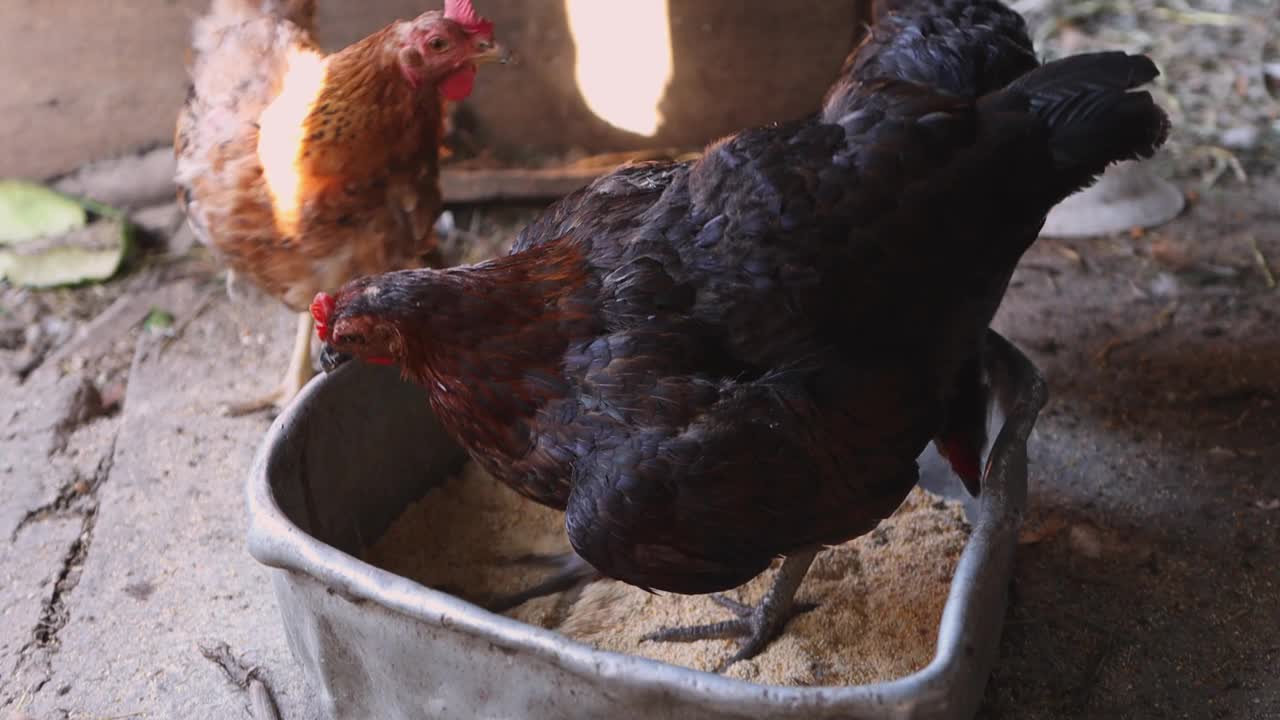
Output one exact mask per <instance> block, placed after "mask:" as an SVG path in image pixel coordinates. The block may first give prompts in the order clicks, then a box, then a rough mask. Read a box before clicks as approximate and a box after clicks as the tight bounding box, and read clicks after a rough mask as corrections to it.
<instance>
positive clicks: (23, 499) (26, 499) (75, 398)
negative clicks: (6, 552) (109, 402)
mask: <svg viewBox="0 0 1280 720" xmlns="http://www.w3.org/2000/svg"><path fill="white" fill-rule="evenodd" d="M5 395H6V396H7V397H12V398H13V401H12V402H6V403H5V405H6V406H7V407H6V409H5V413H4V416H3V418H0V422H2V423H3V424H2V425H0V492H2V494H3V497H4V498H5V499H6V501H5V502H4V503H2V504H0V537H3V538H6V539H7V538H10V537H12V536H13V535H14V533H15V531H16V530H17V528H18V526H19V525H20V524H21V523H22V522H23V518H25V517H26V515H27V514H28V513H29V512H31V511H33V510H36V509H37V508H41V507H45V506H49V505H51V504H54V503H56V502H57V498H58V496H59V494H60V493H61V492H62V491H63V489H64V488H66V487H68V486H70V485H71V484H73V483H74V482H75V480H76V476H77V474H80V475H92V470H91V469H86V468H85V467H82V463H78V462H77V461H76V459H77V458H79V457H80V455H81V452H82V451H81V449H80V448H75V449H74V452H71V453H70V454H68V451H69V450H70V449H71V443H70V440H71V438H72V436H73V435H74V434H75V432H76V431H77V429H78V428H80V427H81V426H83V425H85V424H86V423H88V422H89V421H91V420H93V419H95V418H96V417H98V416H99V415H101V414H102V403H101V398H100V396H99V395H98V391H97V389H96V388H95V387H94V386H93V384H92V383H90V382H89V381H88V380H87V379H85V378H84V377H82V376H79V375H69V376H67V377H64V378H62V379H60V380H57V381H52V382H49V383H46V384H43V385H39V386H36V387H30V388H26V389H25V390H24V391H23V392H21V393H19V392H18V391H17V389H16V388H15V389H13V390H12V391H6V393H5ZM85 454H86V455H87V454H89V453H85ZM96 463H97V458H96V457H95V458H90V460H89V464H90V465H91V466H92V465H96Z"/></svg>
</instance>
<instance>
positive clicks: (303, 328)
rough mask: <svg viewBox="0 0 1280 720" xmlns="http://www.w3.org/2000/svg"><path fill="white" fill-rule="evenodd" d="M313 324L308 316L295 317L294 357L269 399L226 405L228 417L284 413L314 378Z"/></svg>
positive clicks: (304, 314)
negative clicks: (312, 361)
mask: <svg viewBox="0 0 1280 720" xmlns="http://www.w3.org/2000/svg"><path fill="white" fill-rule="evenodd" d="M314 323H315V320H314V319H313V318H312V317H311V313H310V312H305V313H299V314H298V328H297V334H296V335H295V336H294V341H293V355H292V356H291V357H290V359H289V369H288V370H286V371H285V373H284V378H283V379H282V380H281V381H280V386H279V387H278V388H276V390H275V391H274V392H272V393H271V394H269V395H265V396H263V397H260V398H256V399H254V400H250V401H248V402H243V403H233V404H230V405H228V406H227V410H226V414H227V415H228V416H230V417H240V416H242V415H251V414H253V413H257V412H262V411H264V410H283V409H284V407H285V406H286V405H288V404H289V401H290V400H293V396H295V395H297V394H298V392H299V391H301V390H302V388H303V386H305V385H306V384H307V381H308V380H310V379H311V376H312V375H315V369H314V368H312V367H311V333H312V331H313V330H314V329H315V324H314Z"/></svg>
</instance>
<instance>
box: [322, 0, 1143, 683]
mask: <svg viewBox="0 0 1280 720" xmlns="http://www.w3.org/2000/svg"><path fill="white" fill-rule="evenodd" d="M1156 75H1157V71H1156V68H1155V66H1154V65H1153V64H1152V63H1151V61H1150V60H1148V59H1147V58H1145V57H1140V56H1131V55H1126V54H1124V53H1119V52H1116V53H1097V54H1089V55H1080V56H1076V57H1072V58H1067V59H1064V60H1059V61H1057V62H1053V63H1049V64H1047V65H1044V66H1043V67H1039V66H1037V63H1036V61H1035V59H1034V56H1033V54H1032V51H1031V44H1030V41H1029V40H1028V39H1027V37H1026V34H1025V32H1024V30H1023V26H1022V22H1021V19H1020V18H1018V16H1017V15H1016V14H1014V13H1012V12H1011V11H1009V10H1007V9H1005V8H1004V7H1003V6H1001V5H999V4H998V3H994V2H981V1H980V2H973V3H962V2H956V1H953V0H947V1H944V2H936V3H927V2H923V1H921V2H917V3H911V4H908V5H906V6H905V10H904V11H903V13H902V14H900V15H891V16H890V17H888V18H887V19H886V21H885V22H884V23H883V24H882V25H881V26H880V27H879V28H878V29H877V31H876V32H875V33H874V35H873V37H871V38H870V39H868V40H867V41H866V42H865V43H864V44H863V45H862V46H861V47H860V48H859V49H858V50H857V51H855V53H854V55H853V56H852V57H851V59H850V61H849V63H848V64H847V65H846V68H845V71H844V73H843V75H842V78H841V80H840V82H839V83H838V84H837V85H836V86H835V87H834V88H833V89H832V91H831V93H830V94H829V95H828V98H827V101H826V104H825V106H824V109H823V111H822V112H821V113H819V114H817V115H815V116H813V117H809V118H806V119H803V120H801V121H798V122H791V123H785V124H779V125H774V126H771V127H766V128H760V129H755V130H748V131H744V132H741V133H739V134H737V135H735V136H732V137H730V138H727V139H725V140H722V141H720V142H718V143H715V144H714V145H712V146H710V147H708V148H707V150H706V152H705V154H704V155H703V156H702V157H701V158H700V159H699V160H696V161H693V162H689V163H682V164H673V163H648V164H641V165H634V166H629V167H625V168H622V169H620V170H618V171H616V172H614V173H612V174H610V175H608V176H606V177H603V178H601V179H600V180H599V181H597V182H595V183H593V184H592V185H591V186H589V187H587V188H585V189H583V190H582V191H579V192H577V193H574V194H572V195H570V196H568V197H567V198H565V199H563V200H562V201H560V202H558V203H556V204H555V205H554V206H552V207H551V208H550V209H549V210H548V211H547V212H546V213H545V214H544V215H543V216H542V217H541V218H540V219H539V220H537V221H536V222H534V223H533V224H531V225H530V226H529V227H527V228H526V229H525V230H524V231H523V232H522V233H521V235H520V236H519V238H518V239H517V242H516V243H515V247H514V248H513V250H512V252H511V254H510V255H508V256H506V257H502V258H499V259H495V260H492V261H489V262H485V263H481V264H479V265H474V266H469V267H461V268H453V269H448V270H413V271H403V272H396V273H388V274H383V275H378V276H373V277H367V278H364V279H361V280H358V281H355V282H353V283H350V284H348V285H347V286H345V287H344V288H343V289H342V290H341V291H340V292H339V293H338V295H337V296H336V298H331V297H329V296H324V295H321V296H317V299H316V302H315V304H314V306H313V312H314V314H315V316H316V320H317V326H318V330H319V332H320V334H321V339H323V340H325V341H327V342H328V343H330V345H331V347H330V353H329V356H330V357H331V358H332V357H334V355H333V353H335V352H336V353H344V354H351V355H356V356H359V357H362V358H364V359H366V360H369V361H375V362H383V361H387V360H390V361H393V362H395V363H398V364H399V365H400V366H401V367H402V368H403V370H404V372H405V374H406V376H408V377H410V378H412V379H413V380H415V381H417V382H419V383H421V384H422V385H423V386H425V387H426V388H427V389H428V390H429V393H430V398H431V403H432V406H433V408H434V410H435V412H436V413H437V415H438V416H439V417H440V419H441V421H442V422H443V423H444V425H445V426H446V428H447V429H448V430H449V431H450V432H451V433H452V434H453V436H454V437H456V438H457V440H458V441H459V442H460V443H461V444H462V445H463V447H465V448H466V449H467V450H468V451H469V452H470V453H471V455H472V457H473V458H474V459H475V460H476V461H477V462H479V463H480V464H481V465H482V466H483V467H484V468H485V469H486V470H487V471H489V472H490V473H492V474H493V475H494V476H495V477H497V478H499V479H501V480H503V481H504V482H506V483H507V484H508V485H510V486H511V487H512V488H514V489H516V490H517V491H519V492H521V493H523V494H524V495H526V496H528V497H529V498H532V499H534V500H536V501H538V502H540V503H544V504H546V505H550V506H552V507H556V508H563V509H564V510H565V513H566V528H567V530H568V534H569V538H570V540H571V542H572V544H573V547H574V549H575V550H576V551H577V553H578V554H579V555H580V556H581V558H582V559H584V560H585V561H586V563H589V564H590V566H591V568H594V570H584V568H585V567H586V566H585V565H582V563H581V562H580V561H579V562H577V563H576V564H575V563H573V562H570V563H569V564H568V566H567V567H565V568H563V570H562V572H560V573H559V574H557V575H556V576H555V577H553V578H552V580H550V581H548V583H547V584H546V585H545V586H544V587H542V588H539V589H538V590H537V591H536V592H541V591H546V590H552V589H558V588H560V587H563V586H565V585H566V584H568V583H570V582H572V581H575V580H577V579H580V578H582V577H583V576H584V575H586V574H587V573H588V572H594V571H596V570H598V571H599V572H600V573H603V574H604V575H607V576H609V577H613V578H617V579H619V580H622V581H625V582H627V583H630V584H633V585H637V586H640V587H643V588H650V589H654V590H664V591H671V592H678V593H709V592H716V591H721V590H725V589H728V588H732V587H734V586H737V585H739V584H742V583H744V582H746V581H747V580H749V579H751V578H752V577H754V576H755V575H757V574H759V573H760V572H762V571H763V570H765V569H766V568H767V567H768V566H769V564H770V563H771V561H772V560H773V559H774V558H775V557H777V556H779V555H782V556H785V558H786V559H785V561H784V563H783V565H782V569H781V570H780V572H779V573H778V576H777V581H776V583H775V585H774V586H773V588H772V590H771V591H770V592H769V594H768V595H767V596H766V597H765V599H764V600H763V602H762V603H761V604H760V605H759V606H758V607H754V608H753V607H744V606H740V605H738V604H736V603H732V602H728V601H725V602H724V603H723V604H725V605H727V606H729V607H731V609H733V610H734V611H735V612H736V614H737V615H738V617H737V618H736V619H732V620H728V621H726V622H723V623H718V624H716V625H713V626H707V627H700V628H683V629H673V630H670V631H667V632H663V633H659V634H658V635H657V636H655V638H654V639H660V640H690V639H700V638H705V637H713V636H721V637H723V636H738V637H742V638H744V641H743V643H742V644H741V646H740V648H739V649H738V651H737V652H736V653H735V654H734V655H733V656H732V657H730V658H729V659H728V660H727V661H726V663H725V664H724V666H722V667H727V666H728V664H730V663H732V662H734V661H736V660H738V659H741V658H744V657H750V656H751V655H754V654H755V653H757V652H759V651H760V650H761V649H762V648H764V647H765V646H766V645H767V643H768V642H769V641H770V639H771V638H773V637H774V636H775V635H776V634H777V632H778V631H779V630H780V629H781V628H782V626H783V625H784V624H785V623H786V621H787V620H788V619H789V617H791V615H792V614H793V613H794V611H795V605H794V596H795V592H796V589H797V588H798V587H799V585H800V582H801V580H802V579H803V577H804V575H805V573H806V571H807V569H808V567H809V564H810V563H811V561H812V559H813V557H814V555H815V553H816V552H817V550H818V549H819V548H821V547H822V546H824V545H830V544H836V543H842V542H845V541H847V540H849V539H851V538H853V537H856V536H858V535H860V534H863V533H865V532H868V531H869V530H871V529H872V528H874V527H875V525H876V524H877V523H878V522H879V521H880V520H881V519H882V518H884V517H886V516H888V515H889V514H891V513H892V512H893V511H894V510H895V509H896V508H897V506H898V505H899V504H900V503H901V502H902V500H903V498H904V497H905V496H906V494H907V493H908V492H909V491H910V489H911V488H912V486H913V485H914V484H915V483H916V480H917V468H916V457H917V456H918V455H919V454H920V452H921V451H922V450H923V449H924V447H925V446H926V445H927V444H928V443H929V441H930V440H932V439H937V440H938V441H939V445H940V447H942V448H943V449H944V451H945V452H946V453H947V455H948V457H949V458H950V460H951V461H952V463H953V466H954V467H955V468H956V469H957V471H958V472H959V473H960V474H961V475H962V476H963V477H965V479H966V480H967V481H968V482H969V483H970V486H971V487H972V488H974V489H975V490H976V484H977V481H978V479H979V475H980V472H979V468H978V467H977V458H978V454H979V451H980V444H981V440H982V437H981V431H980V430H976V431H975V430H973V429H971V428H972V427H973V426H974V425H975V423H973V422H972V420H973V418H974V417H975V415H974V412H975V411H974V408H977V407H980V402H979V400H980V398H981V397H982V394H983V393H982V389H981V387H980V386H979V384H978V378H979V376H980V374H981V373H980V368H978V366H977V359H976V358H977V357H978V351H979V348H980V347H981V343H982V340H983V337H984V333H985V331H986V329H987V326H988V324H989V322H990V320H991V318H992V316H993V314H994V313H995V311H996V309H997V307H998V305H999V303H1000V300H1001V298H1002V296H1003V294H1004V290H1005V288H1006V285H1007V283H1008V280H1009V276H1010V274H1011V273H1012V271H1013V268H1014V266H1015V264H1016V263H1017V262H1018V259H1019V258H1020V256H1021V255H1022V253H1023V252H1024V251H1025V250H1026V249H1027V247H1028V246H1029V245H1030V244H1031V242H1032V241H1033V240H1034V239H1035V237H1036V235H1037V233H1038V230H1039V228H1040V226H1041V223H1042V222H1043V221H1044V218H1045V215H1046V213H1047V212H1048V210H1049V209H1050V208H1051V207H1052V206H1053V205H1055V204H1056V203H1057V202H1059V201H1060V200H1062V199H1063V198H1064V197H1066V196H1067V195H1068V194H1070V193H1072V192H1074V191H1076V190H1078V189H1079V188H1081V187H1084V186H1085V185H1087V184H1089V183H1090V182H1091V181H1092V180H1093V179H1094V178H1095V177H1096V176H1097V175H1098V174H1099V173H1100V172H1102V170H1103V169H1104V168H1105V167H1106V166H1107V165H1108V164H1109V163H1112V162H1116V161H1119V160H1123V159H1126V158H1132V157H1143V156H1148V155H1150V154H1151V153H1152V152H1154V150H1155V149H1156V148H1157V147H1158V146H1159V145H1160V144H1161V143H1162V142H1163V140H1164V138H1165V135H1166V132H1167V119H1166V117H1165V114H1164V113H1163V112H1162V111H1161V110H1160V109H1159V108H1158V107H1157V106H1156V105H1155V103H1154V102H1153V101H1152V98H1151V97H1150V95H1148V94H1147V93H1145V92H1132V89H1133V88H1135V87H1137V86H1139V85H1141V84H1143V83H1146V82H1148V81H1150V80H1151V79H1152V78H1154V77H1155V76H1156ZM536 592H531V593H529V594H536ZM529 594H526V595H524V596H522V597H526V596H528V595H529ZM519 599H521V598H517V600H519Z"/></svg>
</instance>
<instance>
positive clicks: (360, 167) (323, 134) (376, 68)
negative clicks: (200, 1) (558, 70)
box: [175, 0, 504, 414]
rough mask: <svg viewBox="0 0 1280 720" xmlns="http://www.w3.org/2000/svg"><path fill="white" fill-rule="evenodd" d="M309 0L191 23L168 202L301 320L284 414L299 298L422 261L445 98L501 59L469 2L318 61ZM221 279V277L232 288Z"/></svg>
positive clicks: (429, 242)
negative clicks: (187, 81) (186, 87)
mask: <svg viewBox="0 0 1280 720" xmlns="http://www.w3.org/2000/svg"><path fill="white" fill-rule="evenodd" d="M314 15H315V2H314V0H214V2H213V5H212V8H211V10H210V12H209V14H208V15H206V16H205V17H203V18H201V19H200V20H199V21H197V22H196V24H195V31H194V40H193V50H194V60H193V63H192V65H191V81H192V85H191V91H190V94H189V96H188V98H187V102H186V105H185V107H184V108H183V109H182V112H181V114H180V115H179V118H178V126H177V136H176V142H175V153H176V154H177V160H178V169H177V182H178V187H179V191H178V196H179V200H180V202H181V203H182V205H183V207H184V208H185V210H186V212H187V216H188V219H189V222H190V225H191V227H192V228H193V230H194V231H195V234H196V236H197V237H198V238H199V239H200V240H201V241H202V242H203V243H205V244H206V245H209V246H210V247H212V248H214V249H215V250H216V251H217V253H218V254H219V255H220V256H222V257H223V258H224V259H225V261H226V263H227V265H229V266H230V272H229V275H228V280H229V281H230V280H231V279H232V277H233V276H235V275H239V276H244V277H247V278H248V279H249V280H251V281H252V282H253V283H254V284H256V285H257V286H259V287H260V288H262V289H263V290H264V291H266V292H267V293H268V294H270V295H272V296H274V297H276V298H278V299H280V300H281V301H282V302H283V303H284V304H285V305H287V306H288V307H290V308H291V309H293V310H295V311H298V312H299V313H301V314H300V315H299V324H298V333H297V337H296V342H295V345H294V350H293V355H292V359H291V361H290V363H289V369H288V371H287V373H286V374H285V377H284V380H283V381H282V383H281V386H280V388H279V389H278V390H277V391H276V392H275V393H273V394H271V395H270V396H268V397H266V398H263V399H261V400H255V401H252V402H249V403H244V404H239V405H235V406H233V407H232V412H233V413H235V414H238V413H242V412H249V411H253V410H257V409H262V408H266V407H270V406H273V405H275V406H281V405H283V404H284V403H287V402H288V401H289V399H290V398H292V397H293V395H294V394H296V393H297V391H298V390H299V389H300V388H301V387H302V385H303V384H305V383H306V381H307V380H308V379H309V378H310V377H311V375H312V367H311V345H310V338H311V328H312V326H311V316H310V315H309V314H308V313H306V312H305V310H306V308H307V304H308V303H309V302H310V300H311V297H312V296H313V295H315V294H316V293H317V292H320V291H322V290H331V289H333V288H337V287H339V286H341V285H342V283H344V282H346V281H347V280H350V279H351V278H354V277H359V276H361V275H367V274H370V273H376V272H383V271H387V270H395V269H399V268H406V267H417V266H421V265H422V264H423V262H424V260H425V259H426V258H429V257H430V253H431V252H432V250H433V248H434V246H435V239H434V235H433V227H434V224H435V221H436V219H437V217H438V216H439V214H440V210H441V197H440V187H439V168H438V158H439V148H440V141H441V134H442V103H443V102H445V101H457V100H461V99H463V98H465V97H466V96H467V95H469V94H470V92H471V88H472V85H473V83H474V80H475V74H476V65H477V64H479V63H484V62H489V61H493V60H500V59H503V58H504V53H503V50H502V49H501V48H500V47H499V46H498V45H497V44H496V43H495V42H494V40H493V25H492V23H490V22H488V21H487V20H484V19H483V18H481V17H480V16H479V15H478V14H477V13H476V11H475V10H474V8H472V6H471V3H470V0H446V2H445V10H444V12H443V13H440V12H426V13H423V14H422V15H420V16H418V17H417V18H415V19H413V20H407V21H399V22H394V23H392V24H390V25H388V26H387V27H385V28H383V29H382V30H379V31H378V32H376V33H374V34H372V35H370V36H368V37H366V38H364V39H363V40H361V41H359V42H357V43H355V44H354V45H351V46H349V47H347V48H345V49H343V50H341V51H339V52H336V53H333V54H331V55H324V54H323V53H322V52H320V50H319V49H318V48H317V46H316V43H315V40H314V38H313V36H312V31H313V27H312V26H313V22H314ZM229 284H230V283H229Z"/></svg>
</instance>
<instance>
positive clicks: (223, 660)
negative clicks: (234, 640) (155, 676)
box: [200, 641, 280, 720]
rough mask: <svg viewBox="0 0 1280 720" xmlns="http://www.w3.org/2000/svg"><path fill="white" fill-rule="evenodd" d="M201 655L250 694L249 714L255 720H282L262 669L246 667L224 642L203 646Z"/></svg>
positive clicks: (234, 683) (232, 682)
mask: <svg viewBox="0 0 1280 720" xmlns="http://www.w3.org/2000/svg"><path fill="white" fill-rule="evenodd" d="M200 654H201V655H204V657H205V659H207V660H208V661H209V662H211V663H213V664H214V665H217V666H218V667H219V668H221V670H222V672H223V674H224V675H226V676H227V679H228V680H230V681H231V684H232V685H235V686H236V687H238V688H240V689H241V690H244V691H245V692H247V693H248V694H249V712H250V714H251V715H252V717H253V719H254V720H280V710H279V708H278V707H277V706H276V700H275V696H274V695H273V694H272V692H271V686H269V685H268V684H267V682H266V680H264V679H263V678H262V668H261V667H259V666H257V665H252V666H246V665H245V664H244V662H243V661H241V660H239V659H237V658H236V657H235V655H233V654H232V653H231V646H230V645H227V644H226V643H225V642H222V641H218V642H216V643H213V644H210V645H204V644H202V645H201V646H200Z"/></svg>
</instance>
